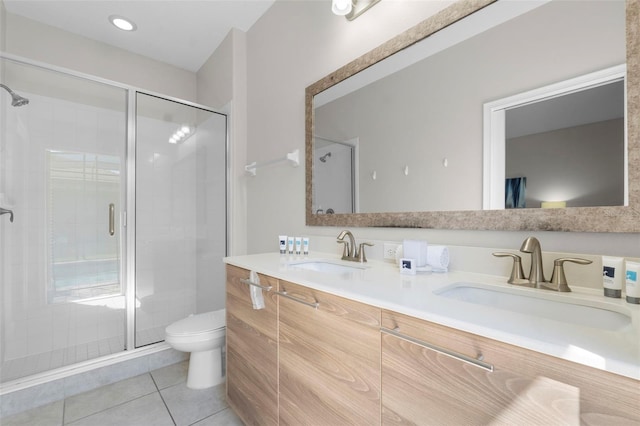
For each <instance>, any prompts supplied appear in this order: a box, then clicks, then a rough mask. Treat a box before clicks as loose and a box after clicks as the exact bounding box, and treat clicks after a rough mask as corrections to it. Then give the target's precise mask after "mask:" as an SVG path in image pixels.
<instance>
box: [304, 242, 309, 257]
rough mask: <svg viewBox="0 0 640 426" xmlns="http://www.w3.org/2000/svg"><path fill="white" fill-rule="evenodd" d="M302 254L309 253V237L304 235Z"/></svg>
mask: <svg viewBox="0 0 640 426" xmlns="http://www.w3.org/2000/svg"><path fill="white" fill-rule="evenodd" d="M302 254H304V255H305V256H307V255H308V254H309V237H302Z"/></svg>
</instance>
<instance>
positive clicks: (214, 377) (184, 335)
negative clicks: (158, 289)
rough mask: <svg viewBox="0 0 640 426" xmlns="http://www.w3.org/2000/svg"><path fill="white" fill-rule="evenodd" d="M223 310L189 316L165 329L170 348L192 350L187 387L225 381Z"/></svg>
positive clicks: (204, 386) (207, 385) (208, 385)
mask: <svg viewBox="0 0 640 426" xmlns="http://www.w3.org/2000/svg"><path fill="white" fill-rule="evenodd" d="M225 313H226V311H225V310H224V309H221V310H219V311H213V312H206V313H204V314H197V315H190V316H188V317H187V318H185V319H181V320H180V321H176V322H174V323H173V324H171V325H170V326H168V327H167V328H166V329H165V341H166V342H167V343H168V344H169V345H171V347H172V348H174V349H175V350H178V351H182V352H191V357H190V359H189V374H188V376H187V387H188V388H190V389H206V388H210V387H211V386H215V385H218V384H220V383H222V381H223V380H224V374H223V371H222V368H223V366H222V347H223V346H224V339H225V330H226V327H225Z"/></svg>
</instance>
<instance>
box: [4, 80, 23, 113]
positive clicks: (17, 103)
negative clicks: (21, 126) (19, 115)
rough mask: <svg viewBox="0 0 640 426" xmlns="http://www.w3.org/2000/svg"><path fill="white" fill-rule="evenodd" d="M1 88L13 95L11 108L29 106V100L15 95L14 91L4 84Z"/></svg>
mask: <svg viewBox="0 0 640 426" xmlns="http://www.w3.org/2000/svg"><path fill="white" fill-rule="evenodd" d="M0 87H2V88H3V89H5V90H6V91H7V92H9V94H10V95H11V106H14V107H21V106H23V105H27V104H28V103H29V99H27V98H23V97H22V96H20V95H18V94H17V93H15V92H14V91H13V90H11V89H9V88H8V87H7V86H5V85H4V84H2V83H0Z"/></svg>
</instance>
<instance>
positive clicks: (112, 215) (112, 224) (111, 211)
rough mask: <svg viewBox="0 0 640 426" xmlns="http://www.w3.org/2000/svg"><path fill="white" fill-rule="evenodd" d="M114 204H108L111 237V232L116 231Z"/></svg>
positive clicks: (110, 233) (111, 233)
mask: <svg viewBox="0 0 640 426" xmlns="http://www.w3.org/2000/svg"><path fill="white" fill-rule="evenodd" d="M115 223H116V206H115V205H114V204H113V203H111V204H109V235H111V236H112V237H113V234H115V233H116V226H115Z"/></svg>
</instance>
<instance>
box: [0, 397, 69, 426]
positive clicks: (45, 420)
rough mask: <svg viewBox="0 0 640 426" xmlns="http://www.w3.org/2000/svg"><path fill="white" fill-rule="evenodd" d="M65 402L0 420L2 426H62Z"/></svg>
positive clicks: (54, 403)
mask: <svg viewBox="0 0 640 426" xmlns="http://www.w3.org/2000/svg"><path fill="white" fill-rule="evenodd" d="M63 409H64V402H63V401H56V402H53V403H51V404H48V405H43V406H42V407H38V408H33V409H31V410H28V411H24V412H22V413H19V414H14V415H13V416H9V417H3V418H2V419H0V425H2V426H24V425H30V426H36V425H37V426H61V425H62V413H63Z"/></svg>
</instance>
